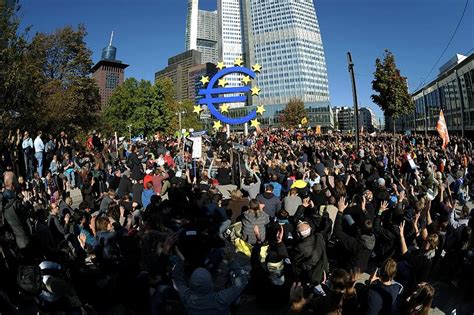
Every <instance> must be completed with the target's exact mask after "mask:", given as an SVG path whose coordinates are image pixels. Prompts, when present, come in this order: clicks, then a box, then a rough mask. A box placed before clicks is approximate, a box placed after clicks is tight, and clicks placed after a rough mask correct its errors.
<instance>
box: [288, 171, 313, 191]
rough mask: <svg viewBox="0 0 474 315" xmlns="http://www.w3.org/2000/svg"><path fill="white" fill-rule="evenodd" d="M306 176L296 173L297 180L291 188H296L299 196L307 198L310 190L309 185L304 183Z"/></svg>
mask: <svg viewBox="0 0 474 315" xmlns="http://www.w3.org/2000/svg"><path fill="white" fill-rule="evenodd" d="M303 178H304V176H303V174H302V173H301V172H297V173H296V180H295V181H294V182H293V184H291V187H290V189H291V188H296V189H297V191H298V195H300V196H305V195H307V194H308V191H309V188H308V183H307V182H305V181H304V179H303Z"/></svg>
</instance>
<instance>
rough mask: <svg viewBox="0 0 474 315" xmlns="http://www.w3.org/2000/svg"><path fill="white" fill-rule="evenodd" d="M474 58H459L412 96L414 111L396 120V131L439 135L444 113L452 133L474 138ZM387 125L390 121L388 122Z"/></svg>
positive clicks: (455, 58) (472, 56)
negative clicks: (439, 124) (441, 113)
mask: <svg viewBox="0 0 474 315" xmlns="http://www.w3.org/2000/svg"><path fill="white" fill-rule="evenodd" d="M473 83H474V54H470V55H469V56H463V55H460V54H457V55H456V56H454V57H453V58H451V59H450V60H449V61H448V62H446V63H445V64H444V65H442V66H441V67H440V68H439V74H438V76H437V77H436V78H435V79H434V80H432V81H431V82H429V83H427V84H426V85H425V86H423V87H421V88H420V89H419V90H417V91H415V92H414V93H413V94H412V97H413V101H414V102H415V110H414V111H413V113H412V114H410V115H407V116H404V117H401V118H399V119H397V120H396V122H395V127H396V130H397V131H400V132H402V131H404V130H412V131H416V132H422V133H433V132H436V131H435V130H436V123H437V121H438V118H439V112H440V110H443V113H444V117H445V120H446V124H447V127H448V131H449V132H450V133H457V134H462V133H463V131H464V133H465V135H466V136H467V135H470V136H473V135H474V86H473ZM386 124H387V120H386Z"/></svg>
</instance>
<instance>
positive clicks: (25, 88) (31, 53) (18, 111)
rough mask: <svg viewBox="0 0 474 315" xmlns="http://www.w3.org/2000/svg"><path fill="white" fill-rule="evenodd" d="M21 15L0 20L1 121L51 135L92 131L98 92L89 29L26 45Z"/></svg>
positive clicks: (40, 36)
mask: <svg viewBox="0 0 474 315" xmlns="http://www.w3.org/2000/svg"><path fill="white" fill-rule="evenodd" d="M17 12H18V11H16V10H5V11H4V13H3V14H1V15H0V69H2V70H1V72H0V113H1V114H0V122H1V123H2V125H3V126H6V128H4V129H5V130H8V129H11V128H16V127H21V128H25V127H26V128H28V129H41V130H43V131H46V132H50V133H57V132H59V131H61V130H66V131H67V132H68V133H73V134H74V133H80V132H84V131H86V130H89V129H91V128H94V127H95V125H96V123H97V118H98V115H97V114H98V111H99V101H100V97H99V89H98V87H97V84H96V83H95V81H94V79H93V78H91V77H90V69H91V66H92V58H91V56H92V52H91V51H90V49H88V48H87V45H86V43H85V40H84V38H85V36H86V35H87V32H86V29H85V27H84V26H83V25H79V26H78V27H77V29H75V28H73V27H71V26H66V27H63V28H59V29H57V30H55V31H54V32H52V33H50V34H46V33H37V34H36V35H35V36H34V37H33V39H32V40H31V41H29V40H28V37H27V35H28V31H29V28H27V29H26V30H25V31H23V32H20V30H19V25H20V20H19V18H18V14H17Z"/></svg>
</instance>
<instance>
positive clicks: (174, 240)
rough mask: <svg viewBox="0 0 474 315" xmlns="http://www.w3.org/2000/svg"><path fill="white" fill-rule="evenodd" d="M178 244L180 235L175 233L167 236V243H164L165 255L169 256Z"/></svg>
mask: <svg viewBox="0 0 474 315" xmlns="http://www.w3.org/2000/svg"><path fill="white" fill-rule="evenodd" d="M177 242H178V233H176V232H173V233H170V234H168V236H166V239H165V242H164V243H163V253H164V254H165V255H169V253H170V251H171V248H173V246H174V245H175V244H176V243H177Z"/></svg>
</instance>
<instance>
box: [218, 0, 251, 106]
mask: <svg viewBox="0 0 474 315" xmlns="http://www.w3.org/2000/svg"><path fill="white" fill-rule="evenodd" d="M217 12H218V15H219V60H220V61H223V62H224V64H225V66H226V67H232V66H234V61H235V60H236V59H238V58H242V57H243V56H242V25H241V11H240V0H218V1H217ZM241 78H242V75H240V74H238V73H236V74H229V75H227V76H226V80H227V82H228V86H229V87H232V86H241V85H242V84H241ZM229 105H230V106H231V107H239V106H242V105H245V104H239V103H233V104H229Z"/></svg>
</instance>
